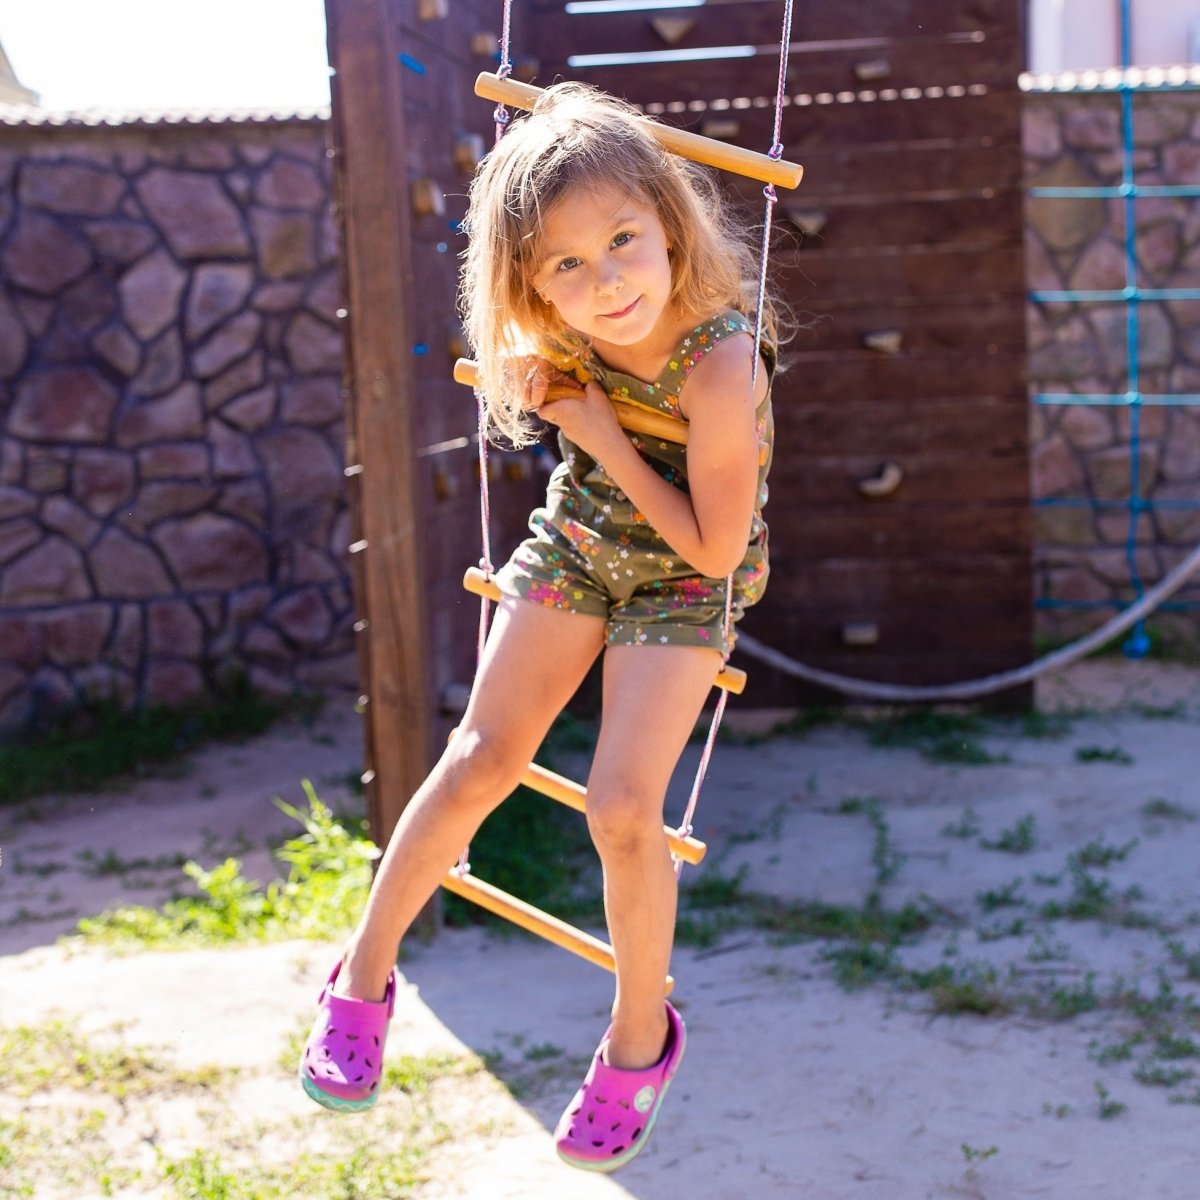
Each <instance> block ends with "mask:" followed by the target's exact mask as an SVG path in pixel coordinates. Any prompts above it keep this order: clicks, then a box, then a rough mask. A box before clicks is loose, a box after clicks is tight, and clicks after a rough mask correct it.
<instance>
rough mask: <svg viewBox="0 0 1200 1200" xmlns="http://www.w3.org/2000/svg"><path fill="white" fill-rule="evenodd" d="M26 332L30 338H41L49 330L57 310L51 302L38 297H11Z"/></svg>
mask: <svg viewBox="0 0 1200 1200" xmlns="http://www.w3.org/2000/svg"><path fill="white" fill-rule="evenodd" d="M10 299H11V300H12V301H13V303H14V304H15V305H16V309H17V312H18V313H20V315H21V321H22V323H23V324H24V326H25V329H26V332H27V333H29V335H30V336H31V337H42V336H43V335H44V334H45V332H46V330H47V329H49V328H50V322H51V321H53V320H54V317H55V314H56V312H57V309H56V308H55V305H54V302H53V301H52V300H43V299H41V298H40V297H38V296H22V295H16V296H11V297H10Z"/></svg>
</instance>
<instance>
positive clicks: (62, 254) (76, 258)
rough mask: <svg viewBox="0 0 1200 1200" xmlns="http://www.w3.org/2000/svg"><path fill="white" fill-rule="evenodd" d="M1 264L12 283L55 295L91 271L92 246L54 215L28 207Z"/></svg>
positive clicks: (9, 239)
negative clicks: (47, 214)
mask: <svg viewBox="0 0 1200 1200" xmlns="http://www.w3.org/2000/svg"><path fill="white" fill-rule="evenodd" d="M0 267H2V268H3V272H4V274H5V275H6V276H7V278H8V280H9V282H11V283H15V284H17V285H18V286H19V287H23V288H28V290H29V291H31V292H36V293H38V294H39V295H42V296H54V295H56V294H57V293H58V292H60V291H62V289H63V288H65V287H66V286H67V285H68V284H71V283H74V282H75V281H76V280H77V279H82V278H83V276H84V275H86V274H87V272H88V271H89V270H91V267H92V248H91V246H90V245H89V244H88V242H87V240H86V239H85V238H83V237H81V236H80V235H79V234H78V233H76V232H75V231H74V230H73V229H70V228H68V227H67V226H66V225H64V224H62V223H61V222H59V221H58V220H56V219H54V218H53V217H48V216H46V215H45V214H44V213H39V212H33V211H29V210H26V211H23V212H21V213H20V214H19V215H18V216H17V219H16V223H15V226H14V227H13V228H11V229H10V231H9V233H8V237H7V238H6V239H5V244H4V250H3V252H2V253H0Z"/></svg>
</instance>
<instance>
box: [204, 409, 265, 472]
mask: <svg viewBox="0 0 1200 1200" xmlns="http://www.w3.org/2000/svg"><path fill="white" fill-rule="evenodd" d="M208 444H209V446H210V447H211V448H212V456H213V475H214V477H215V478H217V479H237V478H239V477H241V476H244V475H256V474H257V473H258V469H259V464H258V459H257V458H256V457H255V455H254V444H253V443H252V442H251V440H250V438H249V437H247V436H246V434H244V433H238V432H237V431H235V430H233V429H230V428H229V426H228V425H226V424H225V423H224V422H223V421H213V422H212V424H211V426H210V427H209V432H208Z"/></svg>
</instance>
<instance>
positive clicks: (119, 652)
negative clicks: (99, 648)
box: [108, 604, 146, 675]
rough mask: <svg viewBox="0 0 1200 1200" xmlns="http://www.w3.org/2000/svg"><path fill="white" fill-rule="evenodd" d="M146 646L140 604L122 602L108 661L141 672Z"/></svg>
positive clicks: (118, 609)
mask: <svg viewBox="0 0 1200 1200" xmlns="http://www.w3.org/2000/svg"><path fill="white" fill-rule="evenodd" d="M145 648H146V634H145V619H144V615H143V612H142V606H141V605H140V604H121V605H119V606H118V608H117V627H116V630H115V631H114V633H113V638H112V643H111V644H110V646H109V648H108V661H109V662H111V663H113V665H114V666H118V667H121V668H123V669H124V670H127V671H132V672H134V673H135V674H139V675H140V674H141V665H142V656H143V654H144V653H145Z"/></svg>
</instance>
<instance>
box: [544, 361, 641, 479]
mask: <svg viewBox="0 0 1200 1200" xmlns="http://www.w3.org/2000/svg"><path fill="white" fill-rule="evenodd" d="M566 382H567V383H568V384H570V385H573V386H574V387H575V388H577V389H579V390H578V392H577V394H575V395H567V396H563V397H562V398H561V399H559V398H558V393H559V391H560V389H559V388H558V387H557V386H556V387H555V399H552V400H543V402H542V404H541V405H540V406H539V408H538V416H539V417H541V418H542V419H543V420H545V421H549V422H550V424H551V425H554V426H556V427H557V428H558V429H560V430H562V433H563V436H564V437H565V438H566V439H567V440H568V441H570V442H574V443H575V445H576V446H578V447H579V448H580V449H581V450H582V451H583V452H584V453H585V454H587V455H588V456H589V457H590V458H594V459H595V460H596V461H597V462H603V461H604V459H605V454H606V451H607V450H608V448H609V447H611V446H612V444H613V438H614V437H616V438H623V437H624V435H623V434H622V433H621V427H620V425H618V424H617V414H616V411H615V410H614V409H613V406H612V404H610V403H609V399H608V396H606V395H605V393H604V389H603V388H602V387H600V385H599V384H597V383H595V382H594V381H593V382H589V383H588V384H586V385H585V386H584V387H582V388H580V387H579V384H578V383H576V382H575V380H573V379H569V378H568V379H567V380H566Z"/></svg>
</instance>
